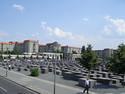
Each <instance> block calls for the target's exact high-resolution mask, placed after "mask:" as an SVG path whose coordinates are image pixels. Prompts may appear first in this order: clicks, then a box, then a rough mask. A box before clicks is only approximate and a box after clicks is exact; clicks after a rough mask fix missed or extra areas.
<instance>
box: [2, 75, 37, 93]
mask: <svg viewBox="0 0 125 94" xmlns="http://www.w3.org/2000/svg"><path fill="white" fill-rule="evenodd" d="M0 94H37V93H36V92H33V91H31V90H29V89H27V88H24V87H22V86H20V85H18V84H16V83H14V82H12V81H10V80H8V79H6V78H4V77H0Z"/></svg>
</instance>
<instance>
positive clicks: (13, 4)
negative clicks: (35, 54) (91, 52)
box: [0, 0, 125, 49]
mask: <svg viewBox="0 0 125 94" xmlns="http://www.w3.org/2000/svg"><path fill="white" fill-rule="evenodd" d="M124 9H125V1H124V0H0V41H23V40H25V39H35V40H39V42H40V43H41V44H45V43H48V42H53V41H58V42H59V43H61V44H62V45H70V46H76V47H81V46H82V45H86V44H92V46H93V48H94V49H104V48H116V47H117V45H119V44H120V43H124V42H125V12H124Z"/></svg>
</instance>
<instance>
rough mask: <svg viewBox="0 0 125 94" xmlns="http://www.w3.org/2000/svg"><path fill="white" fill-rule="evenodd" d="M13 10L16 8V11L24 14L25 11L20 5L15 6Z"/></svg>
mask: <svg viewBox="0 0 125 94" xmlns="http://www.w3.org/2000/svg"><path fill="white" fill-rule="evenodd" d="M13 8H15V9H16V10H18V11H20V12H22V11H23V10H24V7H23V6H22V5H19V4H13Z"/></svg>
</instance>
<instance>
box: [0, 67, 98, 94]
mask: <svg viewBox="0 0 125 94" xmlns="http://www.w3.org/2000/svg"><path fill="white" fill-rule="evenodd" d="M5 72H6V70H5V69H3V68H0V75H1V76H5ZM7 78H8V79H9V80H12V81H14V82H16V83H18V84H21V85H23V86H25V87H27V88H30V89H32V90H34V91H37V92H39V93H41V94H53V82H51V81H47V80H43V79H39V78H34V77H30V76H26V75H24V74H21V73H18V72H14V71H8V77H7ZM81 92H82V89H78V88H73V87H70V86H66V85H62V84H56V94H82V93H81ZM89 94H96V93H93V92H90V93H89Z"/></svg>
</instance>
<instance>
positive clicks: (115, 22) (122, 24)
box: [104, 16, 125, 35]
mask: <svg viewBox="0 0 125 94" xmlns="http://www.w3.org/2000/svg"><path fill="white" fill-rule="evenodd" d="M104 18H105V20H106V21H107V22H108V24H107V25H105V26H104V31H105V32H108V33H109V32H110V33H114V32H115V33H117V34H119V35H122V34H125V19H121V18H112V17H111V16H106V17H104Z"/></svg>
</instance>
